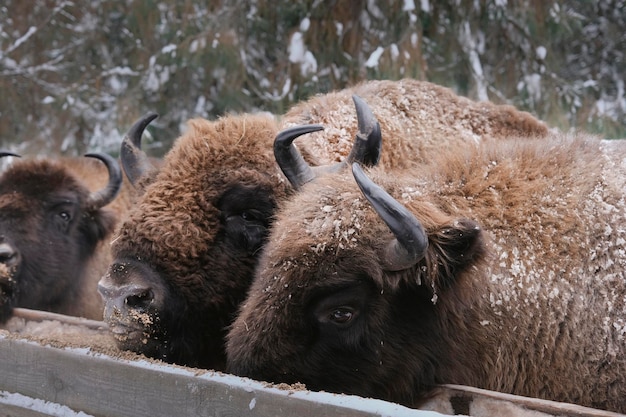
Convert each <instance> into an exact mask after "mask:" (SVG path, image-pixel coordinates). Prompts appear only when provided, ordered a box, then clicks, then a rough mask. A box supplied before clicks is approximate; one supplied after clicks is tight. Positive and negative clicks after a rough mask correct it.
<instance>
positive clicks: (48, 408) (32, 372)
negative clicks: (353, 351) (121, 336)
mask: <svg viewBox="0 0 626 417" xmlns="http://www.w3.org/2000/svg"><path fill="white" fill-rule="evenodd" d="M114 346H115V344H114V343H113V340H112V338H110V336H109V335H108V333H107V330H106V325H105V324H104V323H101V322H94V321H89V320H82V319H77V318H73V317H67V316H60V315H56V314H49V313H41V312H33V311H29V310H22V309H18V311H17V312H16V317H14V318H13V319H11V320H10V321H9V322H8V323H7V325H6V326H5V329H4V330H0V416H1V417H4V416H12V417H43V416H82V417H87V416H107V417H118V416H119V417H124V416H129V417H141V416H147V417H158V416H167V417H171V416H259V417H261V416H279V417H280V416H298V417H313V416H315V417H317V416H347V417H351V416H354V417H368V416H389V417H413V416H414V417H434V416H442V415H450V414H456V415H468V416H481V417H493V416H520V417H544V416H577V417H592V416H596V417H597V416H607V417H609V416H618V415H619V414H616V413H610V412H605V411H601V410H594V409H590V408H585V407H580V406H576V405H571V404H563V403H556V402H552V401H544V400H537V399H531V398H524V397H518V396H513V395H505V394H500V393H495V392H491V391H485V390H480V389H475V388H470V387H463V386H441V387H439V388H438V389H437V390H436V392H435V395H434V396H433V397H432V399H431V400H429V401H428V403H426V404H425V405H424V406H423V407H422V408H421V409H419V410H417V409H410V408H407V407H403V406H400V405H398V404H394V403H389V402H385V401H381V400H375V399H368V398H361V397H357V396H352V395H341V394H330V393H324V392H312V391H307V390H306V389H304V387H301V386H291V385H290V386H287V385H271V384H266V383H263V382H258V381H253V380H251V379H248V378H240V377H236V376H233V375H228V374H223V373H219V372H213V371H207V370H199V369H193V368H186V367H181V366H175V365H169V364H164V363H162V362H160V361H153V360H150V359H147V358H145V357H142V356H137V355H133V354H129V353H125V352H119V351H117V350H116V349H115V347H114Z"/></svg>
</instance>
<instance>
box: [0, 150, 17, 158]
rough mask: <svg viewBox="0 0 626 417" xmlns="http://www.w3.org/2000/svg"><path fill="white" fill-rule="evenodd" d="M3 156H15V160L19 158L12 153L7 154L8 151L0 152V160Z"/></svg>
mask: <svg viewBox="0 0 626 417" xmlns="http://www.w3.org/2000/svg"><path fill="white" fill-rule="evenodd" d="M5 156H15V157H16V158H21V157H22V156H21V155H18V154H16V153H13V152H9V151H0V158H4V157H5Z"/></svg>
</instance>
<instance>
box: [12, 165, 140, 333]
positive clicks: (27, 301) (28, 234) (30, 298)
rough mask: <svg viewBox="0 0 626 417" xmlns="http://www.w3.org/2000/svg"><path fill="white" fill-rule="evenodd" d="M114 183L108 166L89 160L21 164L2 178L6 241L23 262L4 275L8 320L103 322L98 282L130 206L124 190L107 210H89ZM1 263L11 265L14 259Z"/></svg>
mask: <svg viewBox="0 0 626 417" xmlns="http://www.w3.org/2000/svg"><path fill="white" fill-rule="evenodd" d="M108 179H109V174H108V171H107V169H106V167H105V166H104V164H103V163H102V162H100V161H97V160H94V159H91V158H85V157H77V158H59V159H16V160H15V161H14V162H13V163H12V164H11V165H10V166H9V167H8V168H7V169H6V170H5V171H4V172H3V173H2V175H0V244H9V245H11V246H12V247H14V248H16V249H17V250H18V251H19V256H20V257H21V263H20V264H19V266H18V267H17V271H15V270H14V271H10V270H11V269H13V268H8V269H9V270H7V271H4V272H5V273H4V274H2V276H0V281H3V283H2V282H0V283H1V284H2V285H0V294H1V296H0V310H2V312H3V313H2V314H0V322H2V321H5V320H6V319H8V318H9V316H10V314H11V313H12V308H13V307H27V308H33V309H40V310H47V311H53V312H57V313H62V314H68V315H73V316H82V317H87V318H90V319H102V308H103V303H102V299H101V297H100V295H99V294H98V292H97V282H98V280H99V279H100V278H101V277H102V274H103V273H104V272H105V271H106V268H107V266H108V264H109V262H110V261H111V257H110V249H109V238H110V236H111V234H112V232H113V230H114V228H115V227H116V225H117V221H119V220H120V218H121V216H123V213H124V212H125V211H126V210H127V209H128V207H129V205H130V201H129V200H130V195H129V189H128V188H127V187H128V186H123V187H122V191H121V192H120V193H119V194H118V196H117V198H116V199H115V200H114V201H113V202H112V203H110V204H109V205H107V206H106V207H104V208H98V209H93V208H88V207H85V202H86V200H87V196H88V195H89V193H90V192H93V191H97V190H100V189H102V188H103V187H104V186H105V185H106V184H107V182H108ZM0 258H2V259H0V260H2V265H3V266H6V263H7V262H9V263H10V262H11V260H10V259H4V258H3V257H0ZM5 284H6V285H7V286H6V287H3V285H5ZM10 287H13V288H12V289H10V290H9V291H10V295H9V294H5V293H4V291H3V288H5V289H7V290H8V289H9V288H10Z"/></svg>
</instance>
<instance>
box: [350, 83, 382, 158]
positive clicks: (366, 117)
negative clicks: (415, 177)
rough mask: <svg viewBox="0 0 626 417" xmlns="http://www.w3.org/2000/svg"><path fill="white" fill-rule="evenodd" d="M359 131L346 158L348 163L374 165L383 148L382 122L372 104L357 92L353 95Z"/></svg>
mask: <svg viewBox="0 0 626 417" xmlns="http://www.w3.org/2000/svg"><path fill="white" fill-rule="evenodd" d="M352 101H354V107H355V108H356V118H357V121H358V125H359V131H358V132H357V134H356V137H355V139H354V145H353V146H352V150H351V151H350V155H348V157H347V158H346V161H347V162H348V163H351V162H359V163H361V164H363V165H365V166H370V167H371V166H374V165H376V164H378V161H379V160H380V153H381V149H382V141H383V139H382V135H381V133H380V123H378V120H376V117H375V116H374V113H373V112H372V109H371V108H370V106H369V105H368V104H367V103H366V102H365V101H364V100H363V99H362V98H361V97H359V96H357V95H356V94H354V95H352Z"/></svg>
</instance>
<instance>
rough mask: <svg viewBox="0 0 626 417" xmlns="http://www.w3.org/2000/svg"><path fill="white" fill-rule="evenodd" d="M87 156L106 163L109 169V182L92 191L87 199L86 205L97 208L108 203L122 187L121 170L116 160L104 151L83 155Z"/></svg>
mask: <svg viewBox="0 0 626 417" xmlns="http://www.w3.org/2000/svg"><path fill="white" fill-rule="evenodd" d="M85 156H86V157H89V158H96V159H99V160H100V161H102V162H103V163H104V165H106V167H107V170H108V171H109V182H108V183H107V185H106V186H105V187H104V188H103V189H101V190H99V191H94V192H92V193H91V194H90V195H89V197H88V199H87V206H88V207H90V208H93V209H98V208H100V207H104V206H106V205H107V204H109V203H110V202H111V201H113V199H114V198H115V197H116V196H117V193H119V191H120V188H121V187H122V170H121V168H120V166H119V164H118V163H117V161H116V160H115V159H114V158H113V157H111V156H109V155H107V154H105V153H88V154H86V155H85Z"/></svg>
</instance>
